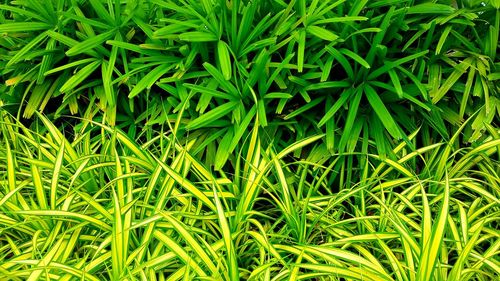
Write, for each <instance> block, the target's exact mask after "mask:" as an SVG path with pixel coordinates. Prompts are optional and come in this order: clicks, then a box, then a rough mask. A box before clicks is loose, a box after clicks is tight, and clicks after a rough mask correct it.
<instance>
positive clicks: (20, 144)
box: [0, 115, 500, 280]
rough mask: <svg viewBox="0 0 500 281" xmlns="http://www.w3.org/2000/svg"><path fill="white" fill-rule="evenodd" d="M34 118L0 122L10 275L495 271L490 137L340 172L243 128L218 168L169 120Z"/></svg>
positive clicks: (251, 276) (390, 276) (421, 276)
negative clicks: (180, 137)
mask: <svg viewBox="0 0 500 281" xmlns="http://www.w3.org/2000/svg"><path fill="white" fill-rule="evenodd" d="M38 120H39V121H40V122H41V123H40V125H42V124H43V126H44V129H42V127H39V130H40V131H39V132H35V131H32V130H29V129H27V128H26V127H24V126H23V125H22V124H20V123H19V122H15V121H14V120H12V118H10V117H8V116H6V115H4V118H3V121H2V123H1V125H0V126H1V131H2V135H3V138H2V141H1V142H2V146H1V147H2V148H1V149H0V156H1V157H0V170H1V171H3V172H2V178H1V179H0V183H1V187H2V189H1V191H0V194H1V200H0V211H1V214H0V216H1V221H0V224H1V225H2V227H1V235H0V274H2V276H4V277H6V278H7V279H9V280H36V279H39V278H41V279H45V278H51V279H52V278H54V279H55V278H58V279H62V280H73V279H75V280H76V279H82V278H83V279H85V280H136V279H142V280H165V278H167V279H169V280H177V279H183V278H184V279H189V280H191V279H193V278H202V279H203V278H205V279H206V278H208V279H213V280H236V279H238V278H241V279H245V280H261V279H270V278H273V279H292V280H296V279H297V280H298V279H320V280H321V279H324V280H331V279H334V280H336V279H340V278H344V279H348V280H431V279H434V280H459V279H464V278H465V279H477V280H492V279H495V276H498V265H497V263H498V261H497V260H496V253H497V251H498V245H499V243H498V242H499V236H498V234H497V231H496V228H497V225H496V224H497V222H498V219H499V200H498V192H499V190H500V189H499V185H500V182H499V181H498V178H499V177H498V173H499V172H500V171H499V169H498V167H499V166H498V161H499V159H498V153H499V150H498V148H499V147H500V141H499V140H498V138H492V137H489V138H487V139H486V140H485V141H484V142H483V143H481V144H480V145H478V146H476V147H463V148H461V149H459V150H455V149H454V148H453V146H452V145H449V144H445V143H437V144H435V145H432V146H428V147H422V148H420V149H418V150H415V151H412V152H409V153H407V152H405V147H406V145H405V143H404V142H403V143H401V145H399V146H398V148H397V149H396V150H395V151H394V153H395V154H396V155H398V158H397V160H389V159H383V158H381V157H380V156H378V155H373V154H367V155H364V157H365V159H366V165H367V168H366V170H365V171H362V173H361V174H360V177H361V179H360V180H359V182H357V183H356V184H354V185H351V186H338V185H337V184H338V181H336V180H335V179H334V178H336V177H337V178H338V177H342V176H343V175H337V173H339V171H335V170H334V169H333V167H335V162H337V161H340V159H341V158H342V156H334V157H332V159H331V162H330V163H325V164H323V165H322V164H317V163H315V162H311V161H307V160H300V161H285V159H287V155H289V154H291V153H293V151H295V150H296V149H299V148H301V147H307V146H310V145H312V144H314V143H317V142H318V141H319V140H320V138H321V137H322V136H321V135H319V136H316V137H312V138H309V139H304V140H302V141H300V142H297V143H294V144H293V145H291V146H289V147H288V148H286V149H284V150H282V151H276V150H274V148H273V147H263V146H262V141H261V140H260V137H259V136H258V134H254V138H253V139H252V140H250V141H249V142H248V143H247V145H246V148H245V150H242V151H241V152H240V153H241V155H242V156H241V157H240V158H239V159H240V161H239V165H238V166H237V169H236V170H235V171H234V173H233V174H228V173H223V172H219V173H214V172H213V171H210V170H209V169H207V167H206V166H205V165H204V164H203V163H202V162H200V161H199V160H197V159H195V158H194V157H193V156H192V154H191V151H193V150H194V149H196V147H194V146H193V143H195V142H194V141H192V142H190V143H186V144H183V145H181V144H179V143H178V142H177V141H176V138H175V135H174V134H172V133H165V134H160V135H158V136H157V137H155V138H154V139H152V140H151V141H150V142H148V143H145V144H143V145H139V144H138V143H137V142H136V141H134V140H132V139H130V138H128V137H127V136H126V134H124V133H123V132H122V131H121V130H119V129H115V128H111V127H107V126H104V125H98V124H96V123H93V122H87V123H86V124H87V126H86V128H85V129H82V131H80V132H77V133H76V135H77V137H76V138H75V139H74V141H70V140H68V139H66V138H65V137H64V136H63V135H62V134H61V133H60V132H59V131H58V130H57V128H56V127H55V126H54V125H53V124H52V123H51V122H50V121H49V120H48V119H46V118H45V117H43V116H42V115H39V118H38ZM91 126H92V127H93V128H91ZM96 132H99V133H98V134H94V133H96ZM493 133H495V132H493ZM496 133H498V132H496ZM412 161H415V162H417V163H418V165H419V167H421V171H420V172H419V173H416V172H415V170H414V169H412V168H411V164H410V163H411V162H412ZM344 174H345V172H344Z"/></svg>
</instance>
